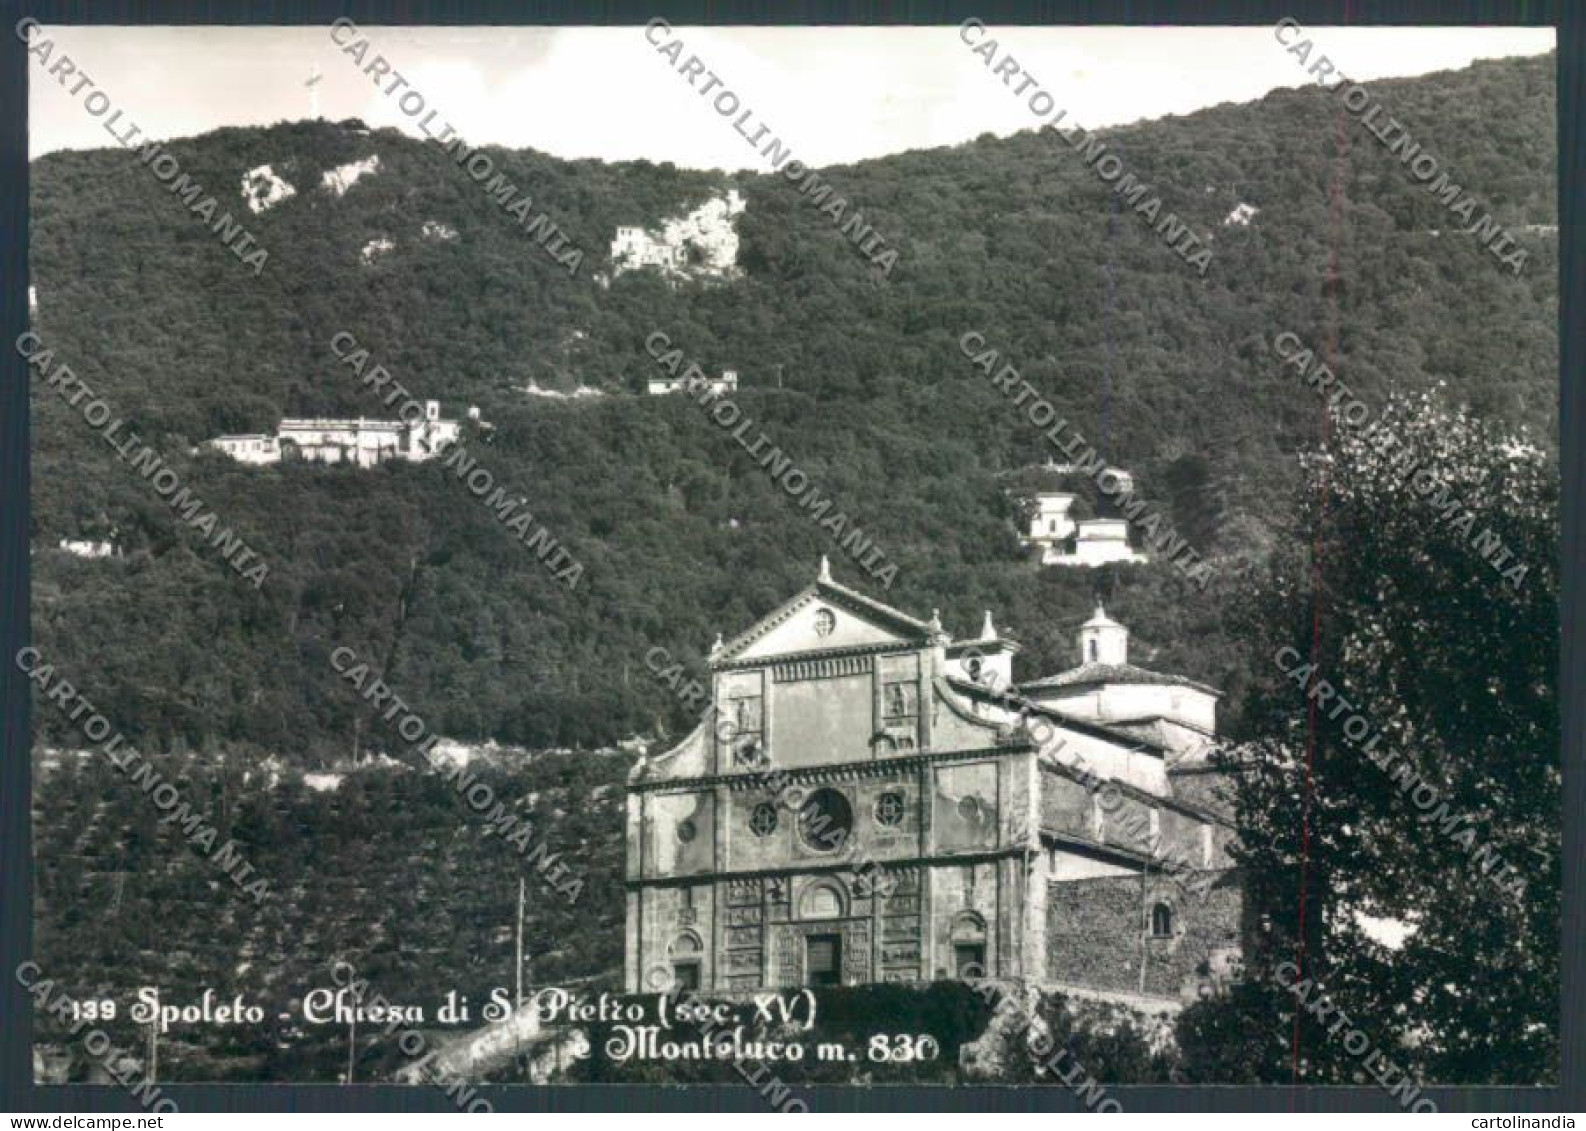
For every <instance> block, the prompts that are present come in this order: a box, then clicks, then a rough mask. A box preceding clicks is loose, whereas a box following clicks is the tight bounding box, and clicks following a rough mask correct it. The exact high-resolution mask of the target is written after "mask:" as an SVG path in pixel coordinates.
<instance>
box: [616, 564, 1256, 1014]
mask: <svg viewBox="0 0 1586 1131" xmlns="http://www.w3.org/2000/svg"><path fill="white" fill-rule="evenodd" d="M1077 644H1078V647H1079V656H1078V661H1079V662H1078V664H1077V665H1076V666H1075V667H1073V668H1071V669H1068V670H1065V671H1063V672H1060V673H1057V674H1056V675H1053V676H1050V677H1047V678H1044V679H1035V680H1030V681H1027V682H1023V683H1016V682H1015V681H1014V678H1013V677H1014V673H1013V661H1014V657H1015V655H1016V653H1017V652H1018V648H1019V646H1018V644H1017V643H1015V642H1014V641H1012V640H1010V639H1007V638H1006V637H1004V636H1003V635H1002V634H1000V633H999V632H998V630H997V629H996V627H995V625H994V624H993V620H992V617H991V614H990V613H987V614H986V615H985V620H984V623H983V625H982V627H981V629H980V632H979V633H978V635H977V636H975V637H974V638H972V639H966V640H962V641H955V640H954V639H953V638H952V637H951V635H949V634H948V633H947V632H945V631H944V630H943V628H942V626H941V623H940V620H939V618H938V617H937V616H936V615H935V614H933V615H932V617H931V619H930V620H928V621H926V620H920V619H917V618H915V617H912V616H910V615H908V614H907V613H904V612H902V611H900V610H897V609H894V608H891V607H889V606H887V605H884V604H882V603H880V602H879V601H875V600H873V599H871V598H869V597H867V596H865V595H864V594H862V593H860V592H858V591H856V590H853V589H850V588H848V587H846V586H843V585H840V584H838V583H837V582H835V581H833V580H832V578H831V577H830V574H829V571H828V568H827V566H826V563H825V562H822V565H821V571H820V575H819V577H818V578H817V579H816V581H815V582H814V584H812V585H810V586H809V587H808V588H806V589H804V590H803V591H802V592H800V593H798V594H797V595H796V596H794V597H793V598H792V599H791V600H789V601H787V602H786V603H784V604H783V605H782V606H781V607H780V608H778V609H776V610H775V611H773V612H772V613H771V614H769V615H768V616H766V617H765V618H763V619H762V620H761V621H759V622H758V623H757V624H755V625H754V626H752V627H751V628H749V629H748V630H747V631H745V632H743V633H741V634H740V635H739V636H737V637H736V638H734V639H733V640H731V641H728V642H725V643H724V642H722V641H721V640H720V639H718V641H717V645H716V647H715V648H713V649H712V651H711V654H710V661H709V686H708V687H706V686H704V684H703V683H699V684H696V685H695V686H694V688H693V689H692V691H693V693H695V694H697V695H698V697H699V700H700V702H699V706H700V707H701V708H702V712H703V714H704V721H703V722H702V723H701V724H700V726H699V727H698V728H696V729H695V730H694V731H693V733H691V734H690V735H688V736H687V737H686V738H685V739H683V741H682V742H680V743H679V744H678V745H677V746H675V747H673V748H672V749H670V750H667V751H665V752H664V753H661V754H659V755H658V756H656V757H653V758H641V760H640V762H639V764H638V765H637V766H635V768H634V771H633V773H632V775H631V777H630V780H629V793H628V812H627V868H626V884H627V891H626V900H627V926H626V929H627V936H626V982H627V988H628V989H629V990H630V991H632V992H653V991H656V990H663V989H667V988H669V987H673V986H683V987H687V988H690V989H697V990H698V991H699V992H701V993H719V994H742V993H750V992H753V991H756V990H761V989H769V988H774V987H789V986H803V985H817V986H818V985H831V984H844V985H851V984H859V983H866V982H921V981H930V980H934V979H941V978H962V977H992V978H998V979H1017V980H1021V981H1025V982H1030V983H1035V984H1038V985H1040V986H1042V987H1043V988H1050V989H1066V990H1069V991H1071V992H1076V993H1080V994H1089V995H1093V996H1098V997H1103V998H1110V999H1118V1000H1129V1001H1133V1002H1137V1003H1145V1004H1155V1005H1166V1006H1169V1007H1176V1006H1177V1005H1178V1004H1180V1003H1182V1002H1183V1001H1185V1000H1191V999H1193V998H1194V997H1197V996H1203V995H1205V994H1207V993H1209V992H1213V991H1214V990H1215V988H1216V986H1217V984H1218V983H1219V982H1220V981H1222V980H1224V979H1226V978H1227V977H1229V976H1231V975H1232V974H1233V973H1234V972H1235V971H1236V970H1237V966H1238V963H1239V955H1240V951H1241V941H1242V938H1243V926H1242V918H1243V900H1242V898H1241V894H1240V887H1239V879H1238V873H1237V870H1236V869H1235V868H1234V866H1233V861H1232V860H1231V858H1230V856H1229V846H1230V844H1231V842H1232V839H1233V835H1234V830H1233V824H1232V819H1231V809H1230V805H1229V794H1228V785H1229V782H1228V780H1227V773H1228V771H1227V770H1226V769H1224V768H1223V767H1222V766H1221V764H1220V763H1215V762H1214V761H1213V759H1212V757H1211V755H1212V752H1213V749H1214V743H1215V734H1216V704H1217V699H1218V693H1217V692H1216V691H1214V690H1212V689H1211V688H1209V687H1205V686H1203V685H1201V684H1197V683H1195V682H1193V681H1191V680H1188V679H1183V678H1181V677H1176V676H1170V675H1162V674H1159V673H1154V672H1150V671H1147V670H1145V669H1142V668H1139V667H1136V666H1134V665H1132V664H1130V663H1129V661H1128V632H1127V630H1126V629H1125V628H1124V627H1123V626H1122V625H1120V624H1118V623H1117V622H1116V621H1114V620H1112V619H1111V618H1110V617H1108V616H1107V615H1106V614H1105V612H1104V611H1103V610H1102V609H1101V608H1100V607H1098V608H1097V611H1096V615H1095V616H1093V617H1092V618H1091V619H1090V620H1089V621H1087V622H1086V624H1085V625H1084V627H1083V628H1081V630H1080V632H1079V637H1078V640H1077Z"/></svg>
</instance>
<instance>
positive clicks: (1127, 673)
mask: <svg viewBox="0 0 1586 1131" xmlns="http://www.w3.org/2000/svg"><path fill="white" fill-rule="evenodd" d="M1104 683H1136V684H1158V685H1166V686H1170V687H1191V688H1194V689H1195V690H1196V691H1204V692H1205V693H1206V694H1207V695H1215V696H1217V697H1218V698H1219V699H1221V698H1222V692H1220V691H1218V690H1217V689H1216V688H1215V687H1208V686H1206V685H1205V684H1204V683H1197V682H1196V681H1195V680H1193V679H1186V678H1185V677H1184V676H1181V675H1166V674H1164V673H1162V672H1153V671H1147V670H1146V669H1145V668H1137V667H1135V666H1134V665H1133V664H1095V663H1092V664H1081V665H1080V666H1079V667H1077V668H1070V669H1068V671H1066V672H1058V673H1057V674H1056V675H1049V676H1047V677H1045V678H1044V679H1034V680H1030V681H1029V682H1027V683H1021V684H1019V690H1020V691H1033V690H1040V689H1042V688H1053V687H1093V686H1098V685H1100V684H1104Z"/></svg>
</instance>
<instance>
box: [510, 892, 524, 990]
mask: <svg viewBox="0 0 1586 1131" xmlns="http://www.w3.org/2000/svg"><path fill="white" fill-rule="evenodd" d="M512 968H513V970H515V971H516V972H517V997H515V998H514V999H513V1001H514V1002H515V1005H514V1007H513V1011H514V1012H516V1011H517V1010H519V1009H522V1008H523V877H522V876H519V877H518V948H517V961H516V962H515V963H513V966H512Z"/></svg>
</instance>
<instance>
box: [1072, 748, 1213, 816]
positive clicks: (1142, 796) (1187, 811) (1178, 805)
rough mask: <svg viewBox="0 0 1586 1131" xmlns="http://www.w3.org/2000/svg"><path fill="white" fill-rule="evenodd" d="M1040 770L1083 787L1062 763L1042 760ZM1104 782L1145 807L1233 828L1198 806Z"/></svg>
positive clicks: (1118, 782)
mask: <svg viewBox="0 0 1586 1131" xmlns="http://www.w3.org/2000/svg"><path fill="white" fill-rule="evenodd" d="M1041 769H1043V770H1045V771H1046V772H1047V773H1049V774H1055V775H1057V776H1058V777H1062V778H1067V779H1068V780H1069V781H1071V782H1073V783H1074V784H1075V785H1079V786H1083V785H1084V784H1085V780H1084V779H1083V778H1082V777H1081V776H1080V773H1079V771H1078V770H1076V769H1074V767H1072V766H1069V765H1067V764H1065V763H1063V762H1049V761H1044V760H1043V761H1042V762H1041ZM1106 782H1107V784H1108V785H1111V786H1112V787H1113V788H1115V789H1116V790H1117V791H1118V792H1119V793H1121V794H1123V795H1124V796H1125V797H1130V798H1133V799H1134V800H1136V801H1140V802H1144V803H1145V804H1147V805H1160V806H1162V808H1164V809H1172V810H1174V811H1175V812H1178V813H1181V814H1183V815H1184V816H1186V817H1193V818H1195V819H1196V820H1197V821H1206V822H1208V823H1210V824H1214V825H1222V826H1223V827H1224V828H1230V829H1231V828H1233V827H1234V823H1233V822H1232V821H1230V820H1229V819H1228V818H1227V817H1224V816H1222V815H1220V814H1218V813H1214V812H1212V811H1211V810H1210V809H1202V808H1201V807H1200V806H1198V805H1191V804H1190V803H1189V802H1187V801H1180V800H1179V799H1178V798H1176V797H1164V796H1162V795H1161V794H1159V793H1152V792H1150V791H1149V790H1145V789H1141V788H1140V787H1139V786H1137V785H1131V784H1130V783H1129V782H1126V781H1122V780H1120V779H1118V778H1108V779H1106Z"/></svg>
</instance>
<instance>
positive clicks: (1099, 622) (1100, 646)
mask: <svg viewBox="0 0 1586 1131" xmlns="http://www.w3.org/2000/svg"><path fill="white" fill-rule="evenodd" d="M1079 662H1080V663H1081V664H1127V663H1128V662H1129V630H1128V629H1127V628H1125V627H1124V626H1123V625H1121V624H1119V623H1118V622H1117V621H1115V620H1113V619H1112V618H1111V617H1109V616H1108V615H1107V610H1106V609H1104V608H1102V606H1101V602H1100V601H1098V602H1096V612H1095V615H1094V616H1092V617H1091V618H1090V619H1089V620H1088V621H1086V622H1085V623H1084V624H1083V625H1082V626H1080V630H1079Z"/></svg>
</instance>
